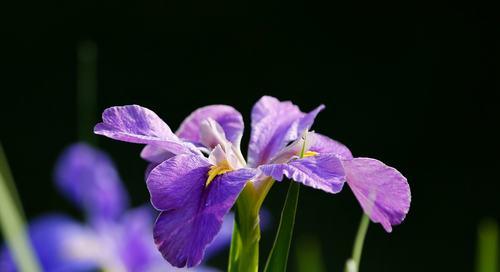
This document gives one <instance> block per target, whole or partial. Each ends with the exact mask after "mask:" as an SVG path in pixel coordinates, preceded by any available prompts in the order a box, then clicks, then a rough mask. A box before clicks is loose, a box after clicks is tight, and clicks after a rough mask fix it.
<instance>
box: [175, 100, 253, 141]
mask: <svg viewBox="0 0 500 272" xmlns="http://www.w3.org/2000/svg"><path fill="white" fill-rule="evenodd" d="M207 118H211V119H213V120H215V121H216V122H217V123H219V125H220V126H221V127H222V129H223V130H224V133H225V134H226V137H227V139H228V140H229V141H230V142H232V143H236V144H237V145H239V143H240V140H241V136H242V134H243V128H244V124H243V117H241V114H240V113H239V112H238V111H237V110H235V109H234V108H233V107H231V106H226V105H211V106H206V107H203V108H199V109H197V110H195V111H194V112H193V113H191V114H190V115H189V116H188V117H187V118H186V119H184V121H183V122H182V123H181V125H180V127H179V129H178V130H177V132H176V134H177V135H178V136H179V137H181V138H183V139H186V140H189V141H191V142H195V143H199V142H200V141H201V138H200V124H201V122H203V121H204V120H206V119H207Z"/></svg>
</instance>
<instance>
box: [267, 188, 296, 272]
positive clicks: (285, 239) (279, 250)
mask: <svg viewBox="0 0 500 272" xmlns="http://www.w3.org/2000/svg"><path fill="white" fill-rule="evenodd" d="M299 189H300V184H299V183H297V182H290V186H289V187H288V193H287V195H286V199H285V205H284V206H283V210H282V211H281V219H280V224H279V226H278V232H277V234H276V239H275V240H274V245H273V247H272V249H271V253H269V257H268V259H267V263H266V267H265V268H264V271H265V272H267V271H269V272H271V271H272V272H280V271H286V265H287V262H288V251H289V250H290V244H291V242H292V234H293V226H294V224H295V214H296V211H297V203H298V201H299V191H300V190H299Z"/></svg>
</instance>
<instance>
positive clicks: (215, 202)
mask: <svg viewBox="0 0 500 272" xmlns="http://www.w3.org/2000/svg"><path fill="white" fill-rule="evenodd" d="M172 160H176V162H175V163H174V162H171V161H172ZM190 160H192V159H191V158H187V157H186V156H177V157H174V158H172V159H170V160H168V161H166V162H164V163H162V164H160V165H159V166H158V167H157V168H155V169H154V170H153V171H152V172H151V174H150V176H149V179H148V181H150V180H152V179H156V177H157V174H158V173H159V172H163V175H165V173H166V172H164V171H170V169H172V168H171V165H179V164H180V163H187V164H190V165H192V166H193V168H192V170H188V171H187V173H188V176H187V177H186V178H185V179H179V178H175V179H172V180H176V181H178V182H184V186H185V187H186V188H180V187H179V186H174V187H176V188H175V189H170V188H167V187H168V186H166V184H165V185H160V186H159V185H158V184H156V185H155V186H154V187H150V188H149V189H150V191H154V190H161V191H164V193H160V194H158V195H162V196H164V197H166V196H173V197H174V198H173V199H167V200H165V201H163V202H162V203H158V201H155V202H156V203H155V204H156V206H157V207H159V206H161V207H162V208H166V210H165V211H163V212H162V213H161V214H160V216H159V217H158V219H157V221H156V224H155V227H154V238H155V243H156V245H157V246H158V249H159V250H160V252H161V253H162V255H163V257H164V258H165V259H166V260H167V261H169V262H170V263H171V264H172V265H173V266H176V267H184V266H188V267H193V266H196V265H198V264H199V263H200V262H201V260H202V258H203V255H204V251H205V249H206V247H207V246H208V244H210V242H212V240H213V239H214V237H215V235H216V234H217V233H218V232H219V230H220V228H221V226H222V222H223V217H224V215H226V214H227V213H228V212H229V210H230V209H231V207H232V206H233V204H234V202H235V201H236V198H237V197H238V195H239V193H240V192H241V190H242V189H243V187H244V186H245V184H246V182H247V181H248V180H249V179H251V178H252V177H253V176H254V175H255V171H254V170H252V169H239V170H236V171H232V172H228V173H226V174H223V175H219V176H217V177H216V178H215V179H214V180H213V181H212V182H211V183H210V185H209V186H205V181H206V178H207V176H206V174H205V175H201V174H200V173H199V172H198V171H199V170H200V169H202V168H203V167H204V166H203V164H202V163H200V162H196V163H193V162H192V161H190ZM174 175H176V176H177V173H175V174H174ZM157 182H158V181H155V182H154V183H157ZM149 183H150V182H148V184H149ZM167 184H170V185H172V183H171V182H170V181H169V182H168V183H167ZM177 191H181V193H180V195H182V196H183V197H184V199H182V200H181V199H179V197H178V196H177V195H175V196H174V195H173V193H175V192H177ZM186 193H187V194H186ZM153 194H154V193H153V192H152V195H153Z"/></svg>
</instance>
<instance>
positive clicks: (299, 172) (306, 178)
mask: <svg viewBox="0 0 500 272" xmlns="http://www.w3.org/2000/svg"><path fill="white" fill-rule="evenodd" d="M259 169H260V170H261V171H262V172H263V173H264V174H265V175H268V176H271V177H272V178H274V179H275V180H277V181H281V180H283V177H284V176H286V177H287V178H289V179H292V180H295V181H297V182H300V183H302V184H304V185H306V186H309V187H312V188H315V189H320V190H323V191H325V192H328V193H338V192H340V191H341V190H342V186H343V185H344V181H345V174H344V170H343V167H342V162H341V161H340V159H339V158H337V156H335V155H334V154H320V155H318V156H313V157H307V158H300V159H292V160H290V161H289V162H288V163H281V164H265V165H261V166H259Z"/></svg>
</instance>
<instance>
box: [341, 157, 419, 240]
mask: <svg viewBox="0 0 500 272" xmlns="http://www.w3.org/2000/svg"><path fill="white" fill-rule="evenodd" d="M342 163H343V165H344V169H345V172H346V176H347V184H349V187H350V188H351V190H352V191H353V193H354V195H355V196H356V198H357V199H358V201H359V203H360V204H361V207H363V210H364V212H365V213H366V214H367V215H369V217H370V219H371V220H372V221H373V222H375V223H380V224H382V226H383V227H384V229H385V230H386V231H387V232H391V231H392V225H397V224H399V223H401V222H402V221H403V220H404V218H405V216H406V214H407V213H408V210H409V209H410V201H411V194H410V186H409V185H408V182H407V181H406V178H405V177H404V176H403V175H402V174H401V173H400V172H398V170H396V169H394V168H392V167H389V166H387V165H385V164H384V163H382V162H380V161H378V160H375V159H370V158H355V159H352V160H345V161H343V162H342Z"/></svg>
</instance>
